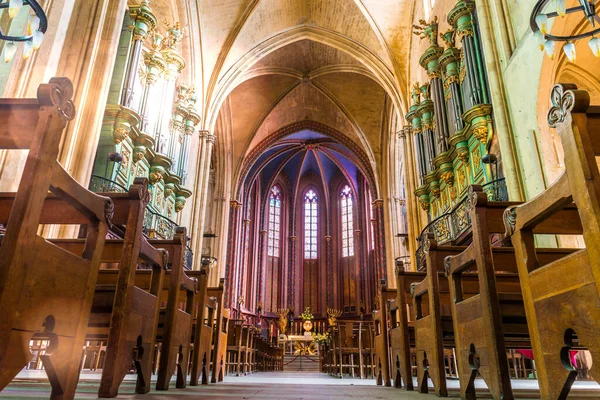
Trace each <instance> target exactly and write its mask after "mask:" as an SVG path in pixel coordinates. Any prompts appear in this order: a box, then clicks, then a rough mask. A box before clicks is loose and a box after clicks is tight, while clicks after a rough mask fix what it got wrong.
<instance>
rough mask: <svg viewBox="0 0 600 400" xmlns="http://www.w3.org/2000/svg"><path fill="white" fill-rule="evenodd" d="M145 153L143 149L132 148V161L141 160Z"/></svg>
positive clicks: (135, 162)
mask: <svg viewBox="0 0 600 400" xmlns="http://www.w3.org/2000/svg"><path fill="white" fill-rule="evenodd" d="M145 155H146V152H145V151H141V150H139V149H134V150H133V158H132V160H133V163H134V164H137V162H138V161H140V160H142V159H143V158H144V156H145Z"/></svg>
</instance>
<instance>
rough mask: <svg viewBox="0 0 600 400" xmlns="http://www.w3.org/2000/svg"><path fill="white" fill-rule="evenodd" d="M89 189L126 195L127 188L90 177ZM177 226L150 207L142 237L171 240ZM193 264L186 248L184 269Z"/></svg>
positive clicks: (94, 176)
mask: <svg viewBox="0 0 600 400" xmlns="http://www.w3.org/2000/svg"><path fill="white" fill-rule="evenodd" d="M89 188H90V190H91V191H92V192H95V193H127V188H125V186H123V185H121V184H120V183H118V182H115V181H113V180H110V179H108V178H105V177H103V176H99V175H92V179H91V180H90V185H89ZM177 226H178V225H177V223H176V222H175V221H172V220H170V219H169V218H167V217H165V216H163V215H161V214H160V213H159V212H158V211H156V210H154V209H153V208H152V207H151V206H150V205H149V206H148V207H147V208H146V212H145V215H144V226H143V231H144V235H146V237H148V238H150V239H154V238H158V239H173V237H174V236H175V230H176V229H177ZM193 262H194V253H193V252H192V249H191V248H190V247H189V246H187V247H186V252H185V263H184V267H185V268H187V269H192V265H193Z"/></svg>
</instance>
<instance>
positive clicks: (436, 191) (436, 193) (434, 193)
mask: <svg viewBox="0 0 600 400" xmlns="http://www.w3.org/2000/svg"><path fill="white" fill-rule="evenodd" d="M431 195H432V196H433V197H435V198H436V199H438V198H439V197H440V188H433V189H431Z"/></svg>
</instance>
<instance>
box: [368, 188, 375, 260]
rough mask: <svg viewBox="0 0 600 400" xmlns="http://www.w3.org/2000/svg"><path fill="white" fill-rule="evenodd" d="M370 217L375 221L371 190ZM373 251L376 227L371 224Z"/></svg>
mask: <svg viewBox="0 0 600 400" xmlns="http://www.w3.org/2000/svg"><path fill="white" fill-rule="evenodd" d="M368 207H369V217H370V219H371V221H372V220H373V196H372V195H371V190H369V206H368ZM371 249H372V250H374V249H375V227H374V226H373V224H371Z"/></svg>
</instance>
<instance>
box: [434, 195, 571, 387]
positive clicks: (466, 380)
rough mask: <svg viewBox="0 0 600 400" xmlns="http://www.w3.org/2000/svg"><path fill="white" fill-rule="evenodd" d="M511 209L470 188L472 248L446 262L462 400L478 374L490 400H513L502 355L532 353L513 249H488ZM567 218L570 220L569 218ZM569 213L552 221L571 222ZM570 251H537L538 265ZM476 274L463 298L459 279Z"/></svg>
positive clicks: (503, 203)
mask: <svg viewBox="0 0 600 400" xmlns="http://www.w3.org/2000/svg"><path fill="white" fill-rule="evenodd" d="M514 205H515V203H506V202H488V196H487V194H486V193H485V192H484V191H483V188H482V187H481V186H478V185H473V186H471V187H470V188H469V194H468V200H467V212H468V213H469V215H470V219H471V224H472V228H471V231H472V237H473V243H471V245H469V247H467V249H466V250H465V251H464V252H463V253H461V254H459V255H456V256H449V257H447V258H446V261H445V263H446V273H447V276H448V279H449V283H450V292H451V294H452V296H451V297H452V302H451V305H452V320H453V322H454V338H455V344H456V354H457V359H458V369H459V380H460V388H461V396H462V397H463V398H475V396H476V394H475V378H476V377H477V374H478V373H479V374H481V377H482V378H483V380H484V381H485V382H486V384H487V386H488V389H489V391H490V393H491V394H492V396H493V397H494V398H495V399H500V398H501V399H513V398H514V397H513V393H512V389H511V383H510V374H509V369H508V368H509V366H508V360H507V349H525V348H531V344H530V342H529V331H528V328H527V320H526V318H525V308H524V305H523V298H522V295H521V285H520V282H519V275H518V273H517V260H516V257H515V252H514V249H513V248H512V247H492V245H491V240H490V237H491V235H492V234H499V233H504V223H503V214H504V210H505V209H506V208H507V207H509V206H514ZM569 213H570V215H569ZM574 213H576V210H575V209H574V208H573V207H570V208H568V209H566V210H565V212H564V213H562V214H559V215H555V216H554V217H553V218H554V219H555V222H556V223H560V222H559V221H560V219H561V218H564V217H576V215H573V214H574ZM572 252H573V250H570V249H543V250H542V249H539V250H538V259H539V261H540V262H542V263H543V264H547V263H549V262H553V261H555V260H557V259H559V258H562V257H564V256H566V255H568V254H570V253H572ZM467 271H468V272H476V273H477V275H476V277H477V278H478V285H477V286H478V289H479V291H478V292H477V293H472V294H470V295H469V296H465V295H464V291H463V282H462V281H463V275H464V273H465V272H467Z"/></svg>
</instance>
